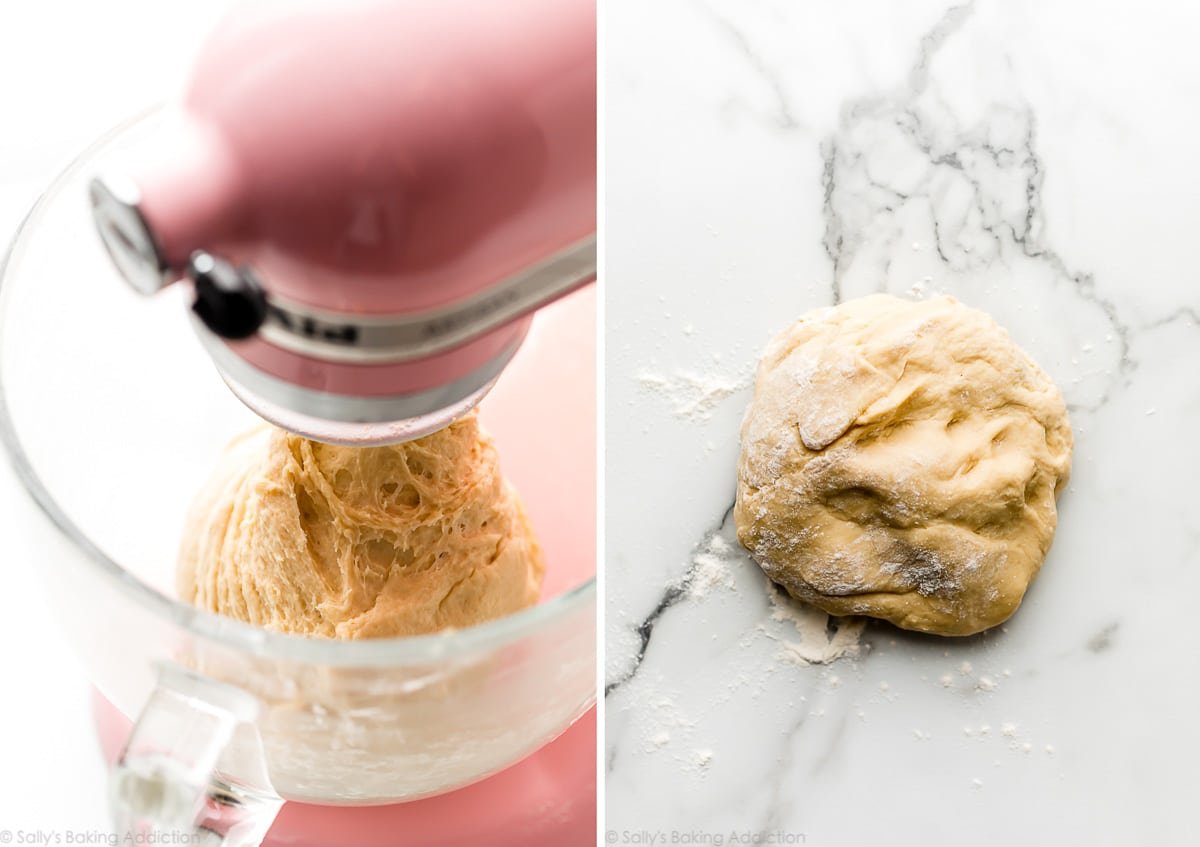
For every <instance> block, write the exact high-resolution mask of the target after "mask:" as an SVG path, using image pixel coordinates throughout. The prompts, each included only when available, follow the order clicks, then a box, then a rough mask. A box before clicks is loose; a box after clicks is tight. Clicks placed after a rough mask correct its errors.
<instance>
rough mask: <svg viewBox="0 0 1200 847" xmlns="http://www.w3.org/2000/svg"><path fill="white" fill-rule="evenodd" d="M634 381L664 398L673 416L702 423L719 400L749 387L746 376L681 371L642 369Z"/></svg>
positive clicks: (718, 403)
mask: <svg viewBox="0 0 1200 847" xmlns="http://www.w3.org/2000/svg"><path fill="white" fill-rule="evenodd" d="M638 382H639V383H640V384H641V386H642V388H644V389H646V390H647V391H652V392H654V393H656V394H659V395H661V396H662V397H663V398H664V399H666V401H667V402H668V403H670V405H671V411H672V412H673V413H674V414H675V416H676V417H678V418H682V419H683V420H688V421H692V422H695V423H702V422H704V421H707V420H709V419H710V418H711V417H712V413H713V411H714V410H715V409H716V408H717V406H719V405H720V404H721V402H722V401H723V400H726V399H727V398H729V397H731V396H733V395H734V394H736V393H737V392H738V391H741V390H742V389H743V388H746V387H747V386H749V385H750V377H749V375H744V376H730V375H727V374H698V373H695V372H693V371H685V370H677V371H675V373H674V374H671V375H669V376H667V375H664V374H658V373H652V372H650V371H643V372H642V373H640V374H638Z"/></svg>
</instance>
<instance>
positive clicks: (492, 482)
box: [177, 414, 544, 638]
mask: <svg viewBox="0 0 1200 847" xmlns="http://www.w3.org/2000/svg"><path fill="white" fill-rule="evenodd" d="M543 571H544V562H543V559H542V551H541V548H540V547H539V546H538V543H537V540H536V539H535V538H534V535H533V531H532V529H531V528H530V526H529V521H528V520H527V518H526V516H525V511H524V509H523V508H522V505H521V501H520V500H519V499H518V497H517V494H516V492H515V491H514V490H513V489H512V487H511V486H509V485H508V483H507V482H506V481H505V480H504V478H503V477H502V476H501V475H500V468H499V465H498V463H497V456H496V448H495V446H494V445H493V444H492V441H491V439H490V438H489V437H488V436H487V435H486V434H484V433H483V432H482V431H481V430H480V428H479V424H478V421H477V420H476V416H475V415H474V414H471V415H469V416H467V417H466V418H463V419H462V420H460V421H458V422H456V423H453V424H451V425H450V426H448V427H446V428H445V429H443V430H441V431H439V432H436V433H434V434H432V435H429V436H426V437H425V438H421V439H418V440H416V441H410V442H408V443H405V444H397V445H392V446H387V447H367V448H363V447H338V446H333V445H329V444H322V443H318V442H314V441H309V440H307V439H305V438H301V437H300V436H296V435H292V434H290V433H287V432H284V431H282V430H278V429H274V428H260V429H257V430H254V431H252V432H250V433H247V434H246V435H243V436H241V437H239V438H237V439H235V440H234V441H233V442H232V443H231V444H230V445H229V447H228V448H227V449H226V452H225V454H224V455H223V457H222V459H221V462H220V465H219V467H218V468H217V471H216V473H215V474H214V475H213V477H212V478H211V479H210V481H209V483H208V484H207V485H206V486H205V488H204V489H203V490H202V491H201V492H200V494H199V495H198V497H197V499H196V501H195V503H194V504H193V506H192V509H191V511H190V514H189V516H188V520H187V525H186V529H185V533H184V540H183V544H182V548H181V550H180V556H179V568H178V571H177V584H178V591H179V595H180V597H182V598H183V599H184V600H185V601H187V602H190V603H192V604H194V605H196V606H199V607H201V608H203V609H207V610H209V611H212V612H217V613H219V614H223V615H229V616H231V617H234V618H238V619H239V620H243V621H247V622H249V623H253V624H258V625H260V626H264V627H268V628H270V629H274V630H279V631H282V632H292V633H301V634H305V635H320V636H330V637H336V638H374V637H383V636H396V635H415V634H419V633H427V632H434V631H436V630H440V629H447V628H454V627H465V626H470V625H472V624H476V623H480V622H481V621H485V620H489V619H491V618H496V617H499V616H501V615H505V614H508V613H510V612H514V611H517V610H518V609H521V608H523V607H525V606H529V605H531V604H532V603H534V602H536V600H537V596H538V592H539V590H540V587H541V582H542V574H543Z"/></svg>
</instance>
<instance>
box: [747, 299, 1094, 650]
mask: <svg viewBox="0 0 1200 847" xmlns="http://www.w3.org/2000/svg"><path fill="white" fill-rule="evenodd" d="M1071 445H1072V436H1071V428H1070V425H1069V423H1068V420H1067V409H1066V405H1065V404H1064V402H1063V398H1062V394H1061V393H1060V392H1059V390H1058V388H1057V387H1056V386H1055V385H1054V383H1053V382H1052V381H1051V380H1050V378H1049V377H1048V376H1047V375H1046V374H1045V373H1044V372H1043V371H1042V370H1041V369H1040V368H1039V367H1038V366H1037V365H1036V364H1034V362H1033V360H1032V359H1030V358H1029V356H1028V355H1026V354H1025V353H1024V352H1023V351H1022V350H1021V349H1020V348H1019V347H1017V345H1016V344H1015V343H1014V342H1013V340H1012V339H1011V338H1010V337H1009V335H1008V333H1007V332H1005V331H1004V329H1002V328H1001V327H1000V326H999V325H998V324H997V323H996V322H995V321H994V320H992V318H991V317H989V316H988V315H986V314H984V313H983V312H980V311H977V310H975V309H971V308H968V307H966V306H964V305H963V304H961V303H959V302H958V301H957V300H955V299H953V298H952V297H938V298H935V299H931V300H926V301H922V302H910V301H906V300H901V299H898V298H895V297H891V296H888V295H884V294H878V295H872V296H869V297H863V298H861V299H858V300H852V301H850V302H847V303H843V304H842V305H840V306H837V307H835V308H830V309H822V310H818V311H815V312H812V313H809V314H807V315H805V316H804V317H802V318H800V320H798V321H797V322H796V323H795V324H793V325H792V326H790V327H788V329H786V330H785V331H784V332H783V333H782V334H780V335H779V336H778V337H777V338H775V339H774V340H773V341H772V342H771V344H770V345H769V346H768V348H767V350H766V352H765V353H764V355H763V357H762V360H761V362H760V363H759V367H758V373H757V376H756V380H755V386H754V398H753V400H752V401H751V404H750V407H749V408H748V410H747V412H746V417H745V419H744V421H743V424H742V450H741V459H740V462H739V466H738V491H737V505H736V507H735V511H734V515H735V520H736V522H737V531H738V538H739V539H740V540H741V542H742V544H743V545H744V546H745V547H746V548H747V549H748V550H749V551H750V552H751V554H753V556H754V558H755V559H756V560H757V561H758V562H759V564H760V565H761V566H762V568H763V570H764V571H765V572H766V574H767V575H768V576H769V577H770V578H771V579H773V580H774V581H776V582H778V583H779V584H780V585H782V586H783V587H784V588H785V589H786V590H787V591H788V593H789V594H791V595H792V596H793V597H795V598H797V599H799V600H803V601H807V602H809V603H812V604H813V605H815V606H818V607H819V608H821V609H823V610H824V611H826V612H828V613H830V614H833V615H868V616H871V617H876V618H883V619H885V620H888V621H891V622H892V623H894V624H896V625H897V626H900V627H903V628H904V629H911V630H918V631H921V632H930V633H937V634H940V635H970V634H973V633H976V632H980V631H982V630H984V629H987V628H988V627H992V626H995V625H997V624H999V623H1001V622H1003V621H1005V620H1007V619H1008V617H1009V616H1010V615H1012V614H1013V612H1014V611H1016V608H1017V606H1018V605H1020V603H1021V598H1022V597H1023V596H1024V594H1025V590H1026V588H1028V586H1029V583H1030V582H1031V581H1032V580H1033V578H1034V576H1035V575H1036V574H1037V572H1038V569H1039V568H1040V567H1041V564H1042V561H1043V559H1044V558H1045V556H1046V551H1047V550H1048V549H1049V548H1050V542H1051V540H1052V538H1053V536H1054V528H1055V523H1056V520H1057V512H1056V508H1055V498H1056V496H1057V494H1058V492H1059V491H1061V490H1062V488H1063V486H1064V485H1065V484H1066V482H1067V476H1068V474H1069V472H1070V464H1071Z"/></svg>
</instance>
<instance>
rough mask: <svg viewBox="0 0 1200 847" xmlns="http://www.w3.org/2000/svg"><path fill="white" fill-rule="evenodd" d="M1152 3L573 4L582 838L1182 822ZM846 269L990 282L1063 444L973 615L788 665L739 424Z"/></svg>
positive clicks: (1178, 436)
mask: <svg viewBox="0 0 1200 847" xmlns="http://www.w3.org/2000/svg"><path fill="white" fill-rule="evenodd" d="M1155 5H1156V4H1150V7H1153V6H1155ZM1157 5H1160V6H1161V8H1160V9H1158V10H1157V11H1156V10H1155V9H1154V8H1150V7H1144V6H1137V7H1135V6H1133V5H1131V4H1088V5H1086V6H1083V5H1081V4H1078V3H1070V2H1061V1H1060V2H1048V3H1047V2H1032V1H1031V0H1027V1H1026V2H1004V3H1001V2H998V0H992V1H991V2H976V3H969V4H966V5H960V6H953V7H950V6H947V5H946V4H945V3H944V2H943V3H938V2H925V0H919V2H909V3H904V4H892V3H885V2H879V1H878V0H871V2H868V1H867V0H853V1H852V2H846V3H839V4H831V3H827V4H814V3H803V4H802V3H794V2H785V1H784V0H754V2H746V1H745V0H736V1H735V0H723V2H717V0H712V2H704V1H703V0H668V1H667V2H661V3H654V4H649V3H631V2H620V3H611V4H609V5H608V10H607V13H606V22H605V23H606V33H607V50H606V56H607V58H608V65H607V69H606V85H607V90H606V92H605V108H606V115H605V119H606V126H607V130H606V142H605V162H606V204H607V208H606V214H605V220H606V253H605V262H606V265H605V268H604V272H605V278H606V280H607V288H606V298H607V300H606V308H607V314H606V320H607V326H608V334H607V351H606V353H607V388H606V390H607V410H608V411H607V424H606V426H607V439H606V440H607V454H606V465H607V472H606V502H607V506H606V509H607V515H606V521H607V533H606V541H605V544H606V554H605V555H606V560H607V568H608V571H607V573H608V575H607V583H606V584H607V596H608V603H607V613H606V628H607V668H606V676H607V689H608V690H607V696H606V705H607V719H606V727H605V741H604V744H605V755H606V766H607V781H606V785H607V788H606V792H607V794H606V804H607V826H608V828H609V830H610V832H609V834H608V840H609V843H617V844H632V843H640V844H680V843H682V844H733V843H756V844H759V843H762V844H808V845H822V847H841V845H861V844H865V843H869V842H868V840H869V839H878V840H880V841H881V842H885V843H890V844H904V845H908V844H933V845H938V844H947V843H967V844H971V845H980V846H981V847H984V846H986V845H1011V844H1014V843H1027V842H1035V843H1073V844H1098V845H1099V844H1104V845H1107V844H1113V845H1117V844H1120V845H1126V844H1181V843H1187V842H1190V841H1191V840H1193V839H1194V838H1195V834H1194V824H1193V823H1192V822H1191V814H1190V805H1191V803H1192V802H1193V801H1194V797H1195V795H1196V791H1197V789H1198V788H1200V776H1197V774H1196V772H1195V768H1194V764H1193V760H1194V758H1195V756H1196V754H1197V752H1200V722H1197V721H1196V720H1195V717H1194V714H1195V703H1196V699H1197V696H1200V662H1198V661H1197V655H1198V653H1200V628H1197V627H1196V626H1195V625H1194V623H1193V621H1192V619H1193V617H1194V614H1193V610H1194V604H1195V600H1194V598H1195V597H1196V596H1197V593H1198V591H1200V509H1198V508H1197V506H1196V503H1195V498H1194V496H1193V494H1192V492H1191V484H1192V478H1193V476H1194V475H1195V473H1196V472H1197V471H1198V470H1200V440H1198V439H1197V438H1196V436H1195V432H1196V431H1197V421H1198V420H1200V280H1198V279H1197V277H1198V276H1200V271H1198V270H1197V266H1196V264H1195V262H1194V260H1193V253H1192V250H1193V249H1194V241H1195V235H1194V230H1195V228H1196V225H1197V222H1198V221H1200V190H1197V188H1198V186H1200V157H1197V156H1196V155H1194V151H1195V147H1196V144H1197V140H1196V134H1195V129H1194V128H1195V125H1196V123H1195V117H1196V108H1195V104H1196V103H1197V102H1200V53H1197V52H1196V51H1195V50H1194V49H1193V46H1192V45H1193V44H1194V42H1195V40H1196V36H1197V35H1198V34H1200V17H1198V16H1197V14H1196V13H1195V12H1186V11H1185V10H1183V9H1182V7H1174V6H1171V5H1170V4H1166V3H1163V4H1157ZM873 291H888V292H891V293H894V294H900V295H908V296H926V295H928V294H932V293H939V292H945V293H949V294H953V295H954V296H956V297H958V298H959V299H961V300H963V301H964V302H966V303H967V304H969V305H972V306H976V307H978V308H982V309H984V310H986V311H988V312H989V313H991V314H992V315H993V316H995V318H996V319H997V320H998V321H999V322H1000V323H1001V324H1002V325H1004V326H1005V327H1007V328H1008V330H1009V331H1010V333H1011V334H1012V335H1013V337H1014V338H1015V339H1016V340H1017V342H1018V343H1019V344H1021V345H1022V346H1023V347H1024V348H1025V349H1026V350H1028V351H1029V352H1030V353H1031V354H1032V355H1033V356H1034V358H1035V359H1036V360H1037V361H1038V362H1039V363H1040V364H1041V365H1042V366H1043V367H1044V368H1045V369H1046V370H1047V371H1048V372H1049V373H1050V374H1051V375H1052V376H1053V377H1054V379H1055V380H1056V381H1057V382H1058V384H1059V385H1060V386H1061V387H1062V389H1063V392H1064V394H1065V395H1066V398H1067V401H1068V404H1069V407H1070V410H1071V420H1072V426H1073V429H1074V431H1075V437H1076V449H1075V457H1074V470H1073V475H1072V479H1071V483H1070V485H1069V487H1068V489H1067V491H1066V492H1065V493H1064V494H1063V496H1062V498H1061V500H1060V502H1059V517H1060V521H1059V529H1058V533H1057V536H1056V538H1055V541H1054V546H1053V548H1052V550H1051V552H1050V554H1049V557H1048V559H1047V561H1046V564H1045V567H1044V569H1043V571H1042V573H1041V575H1040V576H1039V577H1038V579H1037V581H1036V582H1035V583H1034V585H1033V587H1032V588H1031V590H1030V591H1029V593H1028V595H1027V596H1026V599H1025V602H1024V604H1023V606H1022V607H1021V609H1020V610H1019V611H1018V613H1017V614H1016V615H1015V616H1014V617H1013V618H1012V619H1011V620H1010V621H1009V622H1008V623H1007V624H1006V625H1005V626H1004V627H1002V628H1000V629H998V630H994V631H991V632H988V633H985V634H983V635H980V636H976V637H972V638H966V639H940V638H936V637H927V636H918V635H913V634H909V633H905V632H902V631H900V630H897V629H894V628H892V627H890V626H888V625H885V624H878V623H874V624H870V625H869V626H868V627H867V629H866V631H865V633H864V634H863V637H862V642H863V644H862V649H861V651H860V653H859V655H858V656H857V657H855V656H846V657H843V658H841V659H839V660H837V661H834V662H832V663H830V664H823V665H822V664H805V663H804V662H803V661H802V660H801V659H799V658H798V656H797V654H796V651H795V650H794V649H791V648H790V647H789V645H791V644H794V642H795V641H796V640H797V637H798V632H797V628H796V626H795V625H794V624H793V622H792V621H791V620H788V619H787V616H786V615H781V614H780V613H779V612H780V609H779V607H778V606H777V602H778V601H776V600H773V599H772V597H771V589H770V586H769V584H768V583H767V581H766V580H765V578H764V577H763V576H762V574H761V572H760V571H758V569H757V567H756V566H755V565H754V564H753V563H752V562H751V561H750V560H749V559H748V558H746V557H745V556H744V555H739V554H738V552H737V548H736V541H735V539H734V535H733V526H732V518H731V515H730V507H731V505H732V502H733V494H734V482H735V465H736V459H737V453H738V442H737V430H738V425H739V423H740V419H741V416H742V413H743V411H744V409H745V406H746V403H747V401H748V399H749V393H750V392H749V378H750V376H751V373H752V369H753V366H754V363H755V361H756V359H757V355H758V353H759V351H760V350H761V349H762V347H763V345H764V344H765V343H766V341H767V339H768V338H770V337H771V336H772V335H773V334H774V333H775V332H777V331H778V330H780V329H782V328H783V327H784V326H785V325H787V324H788V323H789V322H790V321H791V320H793V319H794V318H795V317H796V316H798V315H799V314H800V313H802V312H804V311H805V310H807V309H810V308H813V307H816V306H823V305H829V304H830V303H835V302H838V301H839V300H844V299H847V298H850V297H855V296H859V295H863V294H867V293H870V292H873ZM780 618H783V619H780ZM735 833H736V834H737V835H738V836H739V837H740V838H745V837H757V838H758V839H759V840H755V841H749V840H747V841H735V840H732V838H731V836H732V835H733V834H735ZM769 838H773V839H775V840H767V839H769Z"/></svg>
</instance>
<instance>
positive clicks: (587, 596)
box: [0, 104, 596, 667]
mask: <svg viewBox="0 0 1200 847" xmlns="http://www.w3.org/2000/svg"><path fill="white" fill-rule="evenodd" d="M162 108H163V106H162V105H161V104H159V105H155V106H153V107H150V108H148V109H146V110H144V111H142V112H141V113H139V114H137V115H134V116H133V117H130V118H127V119H126V120H124V121H122V122H120V123H119V124H117V125H116V126H114V127H112V128H110V129H109V130H107V131H106V132H104V133H103V134H101V135H100V136H99V137H98V138H97V139H96V140H94V141H93V142H92V143H90V144H89V145H88V146H87V147H85V148H84V149H83V150H82V151H81V152H80V153H79V154H78V155H77V156H75V158H73V159H72V160H71V161H70V162H69V163H68V164H67V165H66V167H64V168H62V169H61V170H60V171H59V172H58V174H57V175H56V176H55V177H54V179H53V180H52V181H51V182H50V184H49V185H48V186H47V187H46V188H45V189H44V190H43V191H42V192H41V193H40V194H39V196H38V198H37V200H36V201H35V202H34V204H33V206H32V208H31V209H30V210H29V212H28V213H27V214H26V215H25V217H24V219H22V221H21V223H20V224H19V225H18V227H17V229H16V232H15V233H14V234H13V236H12V239H11V241H10V242H9V244H8V247H7V249H6V250H5V252H4V254H3V255H2V256H0V307H2V305H3V294H4V292H5V291H6V290H7V287H8V283H9V279H10V274H12V273H13V272H14V271H15V268H16V267H17V266H18V264H19V258H20V253H21V250H22V248H23V246H24V243H25V241H26V240H27V239H28V238H29V237H30V233H31V230H32V229H33V228H34V227H35V225H36V224H37V222H38V221H39V220H40V218H41V217H42V215H43V214H44V212H45V210H46V208H47V207H48V206H49V205H50V204H51V203H53V202H54V201H55V200H56V199H58V198H59V193H60V191H61V190H62V189H63V188H64V187H65V185H66V183H67V182H68V181H69V180H70V179H71V178H72V177H74V176H76V175H77V174H78V173H79V171H81V170H82V169H83V168H84V167H85V166H87V164H88V163H89V162H90V161H91V160H92V158H93V157H94V156H96V155H97V154H98V153H100V152H101V151H102V150H104V149H105V148H106V147H107V146H109V145H110V144H112V143H113V142H115V141H117V140H118V139H119V138H121V137H122V136H123V135H124V134H126V133H127V132H130V131H132V130H134V129H136V128H138V127H139V126H141V125H144V124H145V123H146V122H148V121H150V120H151V119H153V118H154V117H156V116H157V115H158V114H159V113H160V112H161V111H162ZM0 443H3V445H4V446H5V448H6V450H7V452H8V455H9V457H10V459H11V460H12V465H13V468H14V470H15V471H16V475H17V478H18V479H20V480H21V483H22V485H23V486H24V487H25V490H26V491H27V492H28V493H29V495H30V496H31V497H32V498H33V500H34V502H35V503H36V504H37V506H38V507H39V508H40V509H41V511H42V512H43V514H45V515H46V517H47V518H48V519H49V520H50V522H51V523H52V524H53V525H54V527H55V528H56V529H57V530H58V531H59V532H61V533H62V534H63V535H64V536H65V537H66V538H67V540H68V541H70V542H71V543H72V544H73V545H74V546H75V547H76V548H78V550H79V551H80V552H82V553H83V554H84V557H85V558H86V559H87V561H88V563H89V564H90V565H91V566H92V567H94V568H95V569H96V570H98V571H99V573H100V574H101V575H102V576H103V577H104V578H105V579H106V580H107V581H108V582H109V583H110V584H111V585H113V586H114V587H115V588H116V589H117V590H118V591H120V592H121V593H122V594H124V595H126V596H128V597H130V598H131V599H132V600H134V601H135V602H137V603H139V604H140V605H142V606H144V607H146V608H147V609H149V610H150V611H151V612H152V613H153V614H155V615H157V616H158V617H160V618H163V619H165V620H167V621H168V622H170V623H172V624H174V625H176V626H178V627H180V628H182V629H184V630H187V631H188V632H190V633H191V634H193V635H195V636H198V637H200V638H203V639H206V640H209V641H212V642H215V643H217V644H221V645H224V646H229V647H233V648H236V649H238V650H241V651H244V652H248V653H251V654H252V655H256V656H261V657H265V658H272V659H280V660H286V661H298V662H304V663H310V664H319V665H333V666H342V667H364V666H369V667H374V666H387V665H407V664H416V663H425V662H429V661H436V660H443V659H451V658H455V657H459V656H468V655H474V654H478V653H480V652H485V651H489V650H494V649H497V648H499V647H502V646H504V645H506V644H510V643H512V642H515V641H519V640H520V639H522V638H524V637H525V636H527V635H532V634H534V633H536V632H538V631H539V630H542V629H544V628H546V627H548V626H550V625H551V624H553V623H555V622H557V621H559V620H561V619H564V618H566V617H567V616H569V615H570V614H572V613H573V612H575V611H576V610H578V609H582V608H584V607H586V606H587V605H588V604H592V605H593V608H594V604H595V598H596V576H595V574H593V575H592V576H591V577H590V578H589V579H588V580H587V581H586V582H583V583H581V584H579V585H577V586H575V587H573V588H571V589H570V590H568V591H565V592H564V593H562V594H559V595H558V596H556V597H552V598H550V599H549V600H546V601H545V602H542V603H538V604H537V605H534V606H530V607H529V608H527V609H522V610H521V611H519V612H514V613H512V614H510V615H506V616H504V617H501V618H496V619H494V620H490V621H486V622H484V623H480V624H476V625H475V626H471V627H466V628H464V629H459V630H445V631H442V632H435V633H430V634H427V635H412V636H403V637H395V638H375V639H364V640H356V641H342V640H336V639H327V638H314V637H308V636H301V635H292V634H288V633H281V632H274V631H271V630H267V629H263V628H261V627H257V626H254V625H252V624H248V623H243V622H242V621H238V620H235V619H233V618H228V617H224V616H221V615H217V614H214V613H212V612H207V611H204V610H202V609H197V608H195V607H193V606H188V605H185V604H184V603H181V602H179V601H178V600H176V599H174V598H172V597H169V596H167V595H166V594H164V593H162V592H161V591H159V590H157V589H155V588H153V587H151V586H150V585H148V584H147V583H145V582H143V581H142V580H140V579H139V578H138V577H136V576H134V575H133V574H132V573H130V572H129V571H127V570H126V569H125V568H123V567H121V565H120V564H118V563H117V562H116V561H114V560H113V559H111V558H110V557H109V556H108V555H107V554H106V553H104V551H103V550H101V549H100V548H99V547H98V546H97V545H96V544H95V543H94V542H93V541H92V540H91V539H90V538H88V537H87V536H86V535H85V534H84V533H83V531H82V530H80V529H79V527H78V526H77V525H76V524H75V523H74V522H73V521H72V520H71V519H70V518H69V517H67V515H66V514H65V513H64V512H63V511H62V510H61V509H60V508H59V507H58V504H57V502H56V501H55V499H54V497H53V496H52V495H51V494H50V492H49V491H48V490H47V488H46V487H45V485H43V484H42V481H41V479H40V477H39V476H38V474H37V472H36V470H35V469H34V467H33V464H32V462H31V461H30V460H29V458H28V457H27V456H26V453H25V451H24V449H23V447H22V445H21V441H20V438H19V437H18V435H17V432H16V427H15V424H14V423H13V420H12V417H11V415H10V413H9V401H8V398H7V395H6V393H5V390H4V380H3V373H2V371H0Z"/></svg>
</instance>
